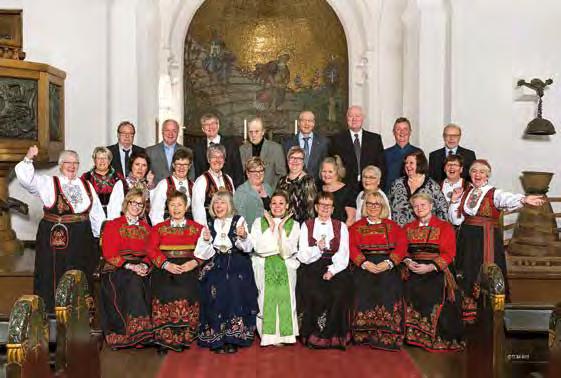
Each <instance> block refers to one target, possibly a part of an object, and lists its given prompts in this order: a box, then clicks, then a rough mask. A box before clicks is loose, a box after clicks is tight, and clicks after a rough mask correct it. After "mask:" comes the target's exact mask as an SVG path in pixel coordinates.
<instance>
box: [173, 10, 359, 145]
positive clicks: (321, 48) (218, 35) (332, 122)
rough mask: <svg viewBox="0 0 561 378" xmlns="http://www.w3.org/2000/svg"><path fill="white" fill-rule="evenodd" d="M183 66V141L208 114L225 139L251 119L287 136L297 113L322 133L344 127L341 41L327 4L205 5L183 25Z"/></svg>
mask: <svg viewBox="0 0 561 378" xmlns="http://www.w3.org/2000/svg"><path fill="white" fill-rule="evenodd" d="M184 64H185V66H184V92H185V96H184V98H185V125H186V130H185V131H186V133H187V134H191V135H193V134H195V135H196V134H199V133H200V126H199V122H198V119H199V117H200V116H201V115H202V114H203V113H206V112H213V113H216V114H218V115H219V116H220V119H221V130H222V132H223V133H225V134H231V135H241V134H242V131H243V120H244V119H246V118H249V117H250V116H251V115H259V116H262V117H263V118H264V120H265V124H266V126H267V128H268V129H269V130H272V131H273V132H274V133H275V134H289V133H293V132H294V120H295V119H296V118H297V116H298V113H299V112H300V111H301V110H303V109H311V110H312V111H313V112H314V113H315V114H316V127H317V129H318V130H320V131H322V132H324V133H327V134H333V133H334V132H336V131H337V130H338V129H339V128H340V127H342V125H344V124H345V120H344V116H345V110H346V108H347V105H348V76H347V71H348V57H347V42H346V39H345V33H344V30H343V27H342V26H341V24H340V22H339V20H338V18H337V16H336V14H335V12H334V11H333V9H332V8H331V7H330V6H329V4H327V2H326V1H325V0H293V1H272V0H207V1H206V2H205V3H204V4H203V5H202V6H201V7H200V8H199V10H198V11H197V13H196V14H195V16H194V17H193V20H192V22H191V24H190V26H189V30H188V32H187V36H186V40H185V60H184Z"/></svg>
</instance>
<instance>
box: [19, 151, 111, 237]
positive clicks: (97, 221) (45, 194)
mask: <svg viewBox="0 0 561 378" xmlns="http://www.w3.org/2000/svg"><path fill="white" fill-rule="evenodd" d="M15 172H16V177H17V179H18V181H19V183H20V184H21V186H22V187H23V188H24V189H25V190H27V191H28V192H29V193H31V194H32V195H34V196H37V197H39V198H40V199H41V201H42V202H43V205H44V206H45V207H52V206H53V205H54V203H55V199H56V198H55V187H54V182H53V176H46V175H39V174H36V173H35V167H34V166H33V160H31V159H28V158H27V157H26V158H24V159H23V160H22V161H20V162H19V163H18V164H16V166H15ZM57 177H58V179H59V180H60V186H61V188H62V192H63V194H64V196H65V197H66V199H67V200H68V202H69V203H70V204H71V205H72V208H73V209H74V212H75V213H76V214H79V213H82V212H84V211H86V210H87V209H88V207H89V206H90V203H91V202H90V198H89V197H88V193H87V191H86V188H85V187H84V185H83V184H82V180H80V179H79V178H75V179H72V180H70V179H68V178H67V177H66V176H63V175H57ZM87 184H88V185H89V186H90V192H91V194H92V199H93V203H92V204H91V205H92V206H91V209H90V214H89V217H90V222H91V225H92V233H93V236H94V237H96V238H97V237H99V229H100V227H101V224H102V223H103V221H104V220H105V212H104V211H103V207H102V206H101V202H99V197H98V196H97V193H96V192H95V190H94V188H93V186H92V184H91V183H89V182H88V183H87Z"/></svg>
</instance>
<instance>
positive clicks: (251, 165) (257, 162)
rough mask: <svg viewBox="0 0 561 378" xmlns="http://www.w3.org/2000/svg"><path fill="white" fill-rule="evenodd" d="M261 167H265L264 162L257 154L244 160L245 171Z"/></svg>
mask: <svg viewBox="0 0 561 378" xmlns="http://www.w3.org/2000/svg"><path fill="white" fill-rule="evenodd" d="M255 168H263V169H265V162H264V161H263V159H261V158H260V157H259V156H253V157H250V158H249V159H247V161H246V162H245V173H247V172H248V171H249V170H250V169H255Z"/></svg>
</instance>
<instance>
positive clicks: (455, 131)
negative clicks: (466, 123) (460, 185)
mask: <svg viewBox="0 0 561 378" xmlns="http://www.w3.org/2000/svg"><path fill="white" fill-rule="evenodd" d="M442 137H443V138H444V147H443V148H440V149H438V150H435V151H433V152H431V153H430V155H429V176H430V177H431V178H432V179H434V180H435V181H436V182H438V183H441V182H442V181H443V180H444V179H445V178H446V174H445V173H444V160H445V159H446V156H449V155H460V156H461V157H462V158H463V159H464V170H463V172H462V178H464V179H466V180H469V168H470V167H471V163H473V161H474V160H475V159H476V157H475V152H473V151H472V150H468V149H467V148H463V147H461V146H460V139H461V138H462V129H461V128H460V126H458V125H456V124H453V123H451V124H449V125H447V126H446V127H444V131H443V133H442Z"/></svg>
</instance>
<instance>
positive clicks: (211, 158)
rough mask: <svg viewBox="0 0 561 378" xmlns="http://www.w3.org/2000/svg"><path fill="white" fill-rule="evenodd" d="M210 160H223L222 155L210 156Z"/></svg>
mask: <svg viewBox="0 0 561 378" xmlns="http://www.w3.org/2000/svg"><path fill="white" fill-rule="evenodd" d="M210 160H224V155H211V156H210Z"/></svg>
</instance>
